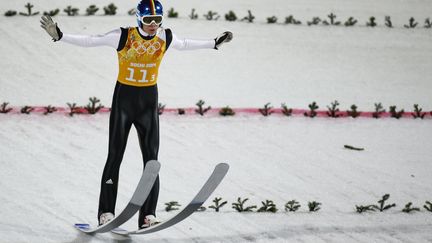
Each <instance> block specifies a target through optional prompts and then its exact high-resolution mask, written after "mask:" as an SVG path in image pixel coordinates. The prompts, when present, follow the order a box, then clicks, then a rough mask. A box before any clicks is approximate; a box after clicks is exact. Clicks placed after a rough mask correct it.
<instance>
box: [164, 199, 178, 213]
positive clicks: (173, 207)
mask: <svg viewBox="0 0 432 243" xmlns="http://www.w3.org/2000/svg"><path fill="white" fill-rule="evenodd" d="M165 206H166V207H165V211H167V212H169V211H173V210H179V207H180V206H181V205H180V204H179V203H178V202H177V201H171V202H167V203H165Z"/></svg>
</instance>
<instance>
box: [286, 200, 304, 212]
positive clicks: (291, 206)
mask: <svg viewBox="0 0 432 243" xmlns="http://www.w3.org/2000/svg"><path fill="white" fill-rule="evenodd" d="M300 207H301V206H300V204H299V202H297V201H296V200H291V201H288V202H287V203H286V204H285V211H286V212H295V211H297V210H298V209H299V208H300Z"/></svg>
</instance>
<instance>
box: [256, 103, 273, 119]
mask: <svg viewBox="0 0 432 243" xmlns="http://www.w3.org/2000/svg"><path fill="white" fill-rule="evenodd" d="M272 109H273V107H272V106H270V103H267V104H265V105H264V108H261V109H258V110H259V112H260V113H261V115H263V116H270V115H271V114H272V113H273V111H272Z"/></svg>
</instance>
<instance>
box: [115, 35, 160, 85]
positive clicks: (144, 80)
mask: <svg viewBox="0 0 432 243" xmlns="http://www.w3.org/2000/svg"><path fill="white" fill-rule="evenodd" d="M165 49H166V43H165V41H164V40H163V39H161V38H160V37H159V36H158V35H156V36H155V37H153V38H152V39H151V40H146V39H144V38H142V37H141V35H140V34H139V32H138V29H137V28H129V29H128V37H127V41H126V45H125V47H124V48H123V49H122V50H120V51H118V52H117V53H118V60H119V62H118V63H119V75H118V79H117V80H118V81H119V82H120V83H122V84H127V85H131V86H137V87H143V86H153V85H155V84H156V83H157V78H158V70H159V66H160V63H161V61H162V58H163V56H164V53H165Z"/></svg>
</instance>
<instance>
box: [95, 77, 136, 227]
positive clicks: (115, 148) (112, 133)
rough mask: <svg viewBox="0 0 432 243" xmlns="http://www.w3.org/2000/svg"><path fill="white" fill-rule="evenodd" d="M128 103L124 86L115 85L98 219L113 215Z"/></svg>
mask: <svg viewBox="0 0 432 243" xmlns="http://www.w3.org/2000/svg"><path fill="white" fill-rule="evenodd" d="M129 102H130V101H129V100H128V95H127V92H126V91H125V89H124V86H122V85H119V84H117V86H116V89H115V91H114V97H113V102H112V106H111V114H110V123H109V143H108V158H107V161H106V164H105V168H104V171H103V175H102V180H101V191H100V197H99V210H98V219H99V217H100V215H101V214H102V213H107V212H110V213H112V214H115V212H114V210H115V204H116V200H117V189H118V180H119V171H120V164H121V162H122V159H123V154H124V151H125V149H126V143H127V139H128V135H129V131H130V128H131V126H132V121H131V119H130V118H129V117H130V114H129V113H130V111H129V110H130V108H129V109H128V108H127V107H128V106H129V105H130V104H128V103H129Z"/></svg>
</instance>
